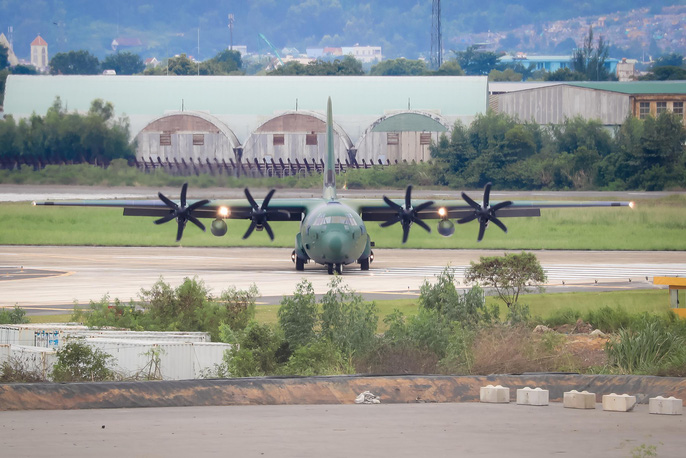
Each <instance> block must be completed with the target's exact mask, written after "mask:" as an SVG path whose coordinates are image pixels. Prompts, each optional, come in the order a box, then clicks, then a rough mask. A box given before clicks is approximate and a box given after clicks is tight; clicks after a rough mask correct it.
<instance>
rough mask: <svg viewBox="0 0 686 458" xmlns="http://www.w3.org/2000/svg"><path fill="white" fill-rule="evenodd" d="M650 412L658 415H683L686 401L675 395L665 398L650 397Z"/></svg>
mask: <svg viewBox="0 0 686 458" xmlns="http://www.w3.org/2000/svg"><path fill="white" fill-rule="evenodd" d="M648 407H649V411H650V413H654V414H657V415H681V414H682V411H683V408H684V401H682V400H681V399H677V398H675V397H674V396H670V397H668V398H663V397H662V396H658V397H656V398H650V400H649V401H648Z"/></svg>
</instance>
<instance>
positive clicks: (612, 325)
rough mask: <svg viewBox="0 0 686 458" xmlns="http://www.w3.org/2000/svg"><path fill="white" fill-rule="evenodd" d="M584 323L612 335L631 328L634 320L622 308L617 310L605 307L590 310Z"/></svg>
mask: <svg viewBox="0 0 686 458" xmlns="http://www.w3.org/2000/svg"><path fill="white" fill-rule="evenodd" d="M584 321H586V322H587V323H590V324H591V325H593V327H594V328H596V329H600V330H601V331H603V332H607V333H610V332H617V331H619V330H620V329H629V328H631V325H632V321H633V319H632V316H631V315H630V314H629V312H627V311H626V310H625V309H624V308H622V307H621V306H617V307H615V308H612V307H609V306H604V307H601V308H599V309H598V310H589V311H588V313H587V314H586V316H585V319H584Z"/></svg>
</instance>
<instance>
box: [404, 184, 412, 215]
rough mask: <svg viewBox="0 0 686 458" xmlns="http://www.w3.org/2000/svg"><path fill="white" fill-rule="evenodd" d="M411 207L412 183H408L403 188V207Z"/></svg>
mask: <svg viewBox="0 0 686 458" xmlns="http://www.w3.org/2000/svg"><path fill="white" fill-rule="evenodd" d="M411 207H412V185H409V186H408V187H407V189H406V190H405V208H406V209H409V208H411Z"/></svg>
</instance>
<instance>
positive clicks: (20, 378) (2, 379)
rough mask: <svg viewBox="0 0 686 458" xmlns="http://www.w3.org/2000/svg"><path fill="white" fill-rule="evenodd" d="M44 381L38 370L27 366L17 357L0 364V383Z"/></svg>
mask: <svg viewBox="0 0 686 458" xmlns="http://www.w3.org/2000/svg"><path fill="white" fill-rule="evenodd" d="M45 381H46V380H45V378H44V377H43V375H42V374H41V372H40V370H38V369H36V368H29V367H27V365H26V364H25V363H24V362H22V361H20V360H18V359H14V358H11V359H9V360H8V361H5V362H4V363H2V365H1V366H0V383H38V382H45Z"/></svg>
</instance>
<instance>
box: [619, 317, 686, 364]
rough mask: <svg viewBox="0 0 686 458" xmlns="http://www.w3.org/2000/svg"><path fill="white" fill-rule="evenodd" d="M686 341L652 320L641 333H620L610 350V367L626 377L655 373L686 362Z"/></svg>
mask: <svg viewBox="0 0 686 458" xmlns="http://www.w3.org/2000/svg"><path fill="white" fill-rule="evenodd" d="M685 343H686V340H685V339H684V338H683V337H681V336H679V335H676V334H674V333H673V332H671V331H670V330H669V329H668V327H667V326H665V324H664V322H661V321H658V320H652V321H651V322H649V323H647V324H646V326H645V327H644V328H643V329H640V330H638V331H633V330H627V329H620V330H619V331H618V335H617V337H615V338H613V339H611V340H610V341H609V342H608V343H607V346H606V352H607V354H608V357H609V360H610V364H611V365H613V366H616V367H618V368H619V370H620V371H622V372H623V373H626V374H634V373H639V372H640V373H652V372H655V371H656V370H658V369H660V368H664V367H673V365H674V363H678V362H679V361H684V360H686V358H685V355H684V352H683V347H684V344H685Z"/></svg>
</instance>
